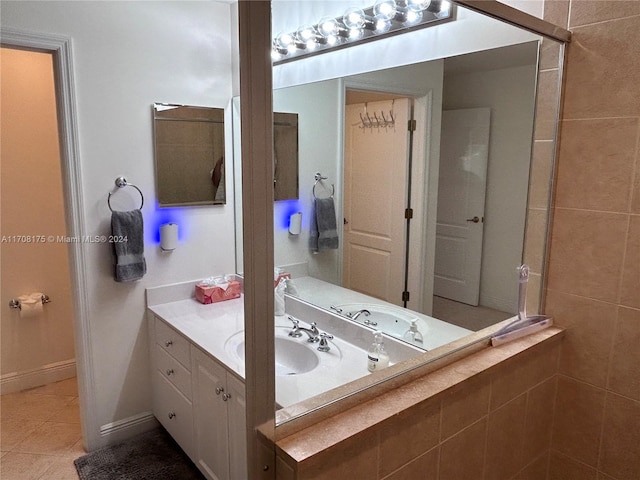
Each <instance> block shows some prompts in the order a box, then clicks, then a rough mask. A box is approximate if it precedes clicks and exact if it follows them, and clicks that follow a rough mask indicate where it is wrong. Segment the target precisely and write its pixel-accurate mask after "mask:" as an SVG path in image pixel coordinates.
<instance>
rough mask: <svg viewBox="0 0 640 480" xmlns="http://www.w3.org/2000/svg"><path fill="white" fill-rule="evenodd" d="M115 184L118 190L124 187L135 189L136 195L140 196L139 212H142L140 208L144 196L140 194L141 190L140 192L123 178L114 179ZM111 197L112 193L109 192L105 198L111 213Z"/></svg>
mask: <svg viewBox="0 0 640 480" xmlns="http://www.w3.org/2000/svg"><path fill="white" fill-rule="evenodd" d="M115 184H116V187H118V188H124V187H133V188H135V189H136V190H137V191H138V193H139V194H140V210H142V206H143V205H144V195H143V194H142V190H140V189H139V188H138V187H137V186H135V185H134V184H133V183H128V182H127V179H126V178H124V177H118V178H116V181H115ZM111 195H113V193H112V192H109V196H108V197H107V205H109V210H111V211H112V212H113V208H111Z"/></svg>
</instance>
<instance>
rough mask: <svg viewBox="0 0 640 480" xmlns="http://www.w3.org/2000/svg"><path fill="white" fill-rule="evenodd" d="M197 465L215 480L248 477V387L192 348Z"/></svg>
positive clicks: (232, 479) (234, 479)
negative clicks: (245, 391)
mask: <svg viewBox="0 0 640 480" xmlns="http://www.w3.org/2000/svg"><path fill="white" fill-rule="evenodd" d="M191 364H192V366H193V409H194V420H195V422H194V434H195V442H196V459H197V460H196V463H197V464H198V467H199V468H200V470H201V471H202V472H204V473H205V475H206V476H207V477H209V478H212V479H215V480H236V479H244V478H247V473H246V428H245V425H246V421H245V393H244V384H243V383H242V382H241V381H240V380H238V379H237V378H236V377H235V376H234V375H232V374H231V373H229V372H228V371H227V370H226V369H225V368H224V367H223V366H222V365H220V364H219V363H218V362H216V361H214V360H213V359H212V358H211V357H210V356H208V355H206V354H205V353H204V352H202V351H201V350H200V349H198V348H196V347H192V349H191Z"/></svg>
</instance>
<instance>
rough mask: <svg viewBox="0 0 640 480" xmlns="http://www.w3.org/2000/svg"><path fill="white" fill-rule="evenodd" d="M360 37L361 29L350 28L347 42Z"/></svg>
mask: <svg viewBox="0 0 640 480" xmlns="http://www.w3.org/2000/svg"><path fill="white" fill-rule="evenodd" d="M360 37H362V29H361V28H350V29H349V40H351V41H353V40H358V39H360Z"/></svg>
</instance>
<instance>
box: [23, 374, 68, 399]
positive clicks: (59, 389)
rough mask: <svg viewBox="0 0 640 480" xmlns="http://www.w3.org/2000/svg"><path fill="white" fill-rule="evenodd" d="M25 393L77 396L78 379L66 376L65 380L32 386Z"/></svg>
mask: <svg viewBox="0 0 640 480" xmlns="http://www.w3.org/2000/svg"><path fill="white" fill-rule="evenodd" d="M27 393H38V394H48V395H70V396H72V397H76V396H78V380H77V378H76V377H72V378H67V379H66V380H61V381H59V382H55V383H50V384H48V385H43V386H41V387H37V388H32V389H31V390H27Z"/></svg>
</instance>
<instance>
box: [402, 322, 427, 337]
mask: <svg viewBox="0 0 640 480" xmlns="http://www.w3.org/2000/svg"><path fill="white" fill-rule="evenodd" d="M416 320H417V319H413V320H411V325H410V326H409V330H407V331H406V332H405V333H404V335H403V336H402V339H403V340H404V341H406V342H410V343H422V342H423V340H424V338H423V337H422V334H421V333H420V330H418V325H417V321H416Z"/></svg>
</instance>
